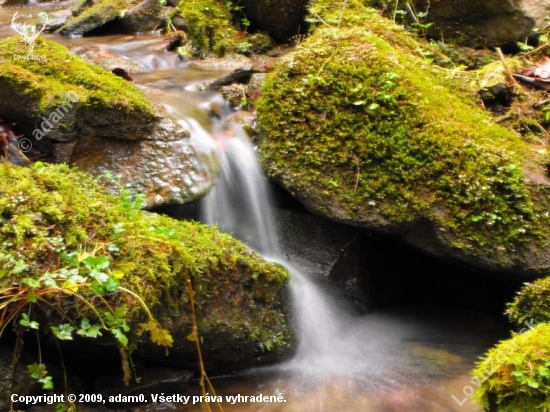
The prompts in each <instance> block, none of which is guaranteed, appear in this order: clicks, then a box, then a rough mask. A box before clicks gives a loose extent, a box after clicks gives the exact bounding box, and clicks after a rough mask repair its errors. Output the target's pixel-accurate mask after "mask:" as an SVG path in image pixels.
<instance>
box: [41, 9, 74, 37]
mask: <svg viewBox="0 0 550 412" xmlns="http://www.w3.org/2000/svg"><path fill="white" fill-rule="evenodd" d="M48 16H49V20H48V24H47V25H46V29H45V30H44V31H46V32H53V31H56V30H58V29H60V28H61V27H63V26H64V25H65V24H66V23H67V22H68V21H69V20H70V19H71V18H72V17H73V14H72V12H71V11H70V10H59V11H55V12H53V13H49V14H48Z"/></svg>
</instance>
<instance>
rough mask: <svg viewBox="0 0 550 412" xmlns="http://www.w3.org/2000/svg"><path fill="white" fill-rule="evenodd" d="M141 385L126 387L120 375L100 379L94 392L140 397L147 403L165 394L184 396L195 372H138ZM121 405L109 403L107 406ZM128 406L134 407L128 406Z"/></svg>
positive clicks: (145, 370)
mask: <svg viewBox="0 0 550 412" xmlns="http://www.w3.org/2000/svg"><path fill="white" fill-rule="evenodd" d="M138 375H139V378H140V380H139V383H136V382H131V383H130V384H129V385H125V384H124V382H123V381H122V378H121V376H120V374H119V375H116V376H107V377H101V378H99V379H98V380H97V381H96V383H95V384H94V389H93V390H94V392H95V393H101V394H102V395H103V396H104V397H108V396H116V395H119V394H120V395H123V396H139V395H142V394H143V396H144V398H145V399H146V402H145V403H148V402H149V401H150V400H151V395H153V394H160V393H164V395H166V396H169V395H177V394H182V393H183V391H184V390H185V388H186V387H187V386H188V384H189V382H190V381H191V380H192V379H193V372H191V371H188V370H176V369H168V368H145V369H143V370H141V371H139V372H138ZM117 405H119V406H120V404H116V403H114V404H112V405H110V404H109V403H107V406H113V407H114V406H117ZM126 406H133V405H130V404H127V405H126Z"/></svg>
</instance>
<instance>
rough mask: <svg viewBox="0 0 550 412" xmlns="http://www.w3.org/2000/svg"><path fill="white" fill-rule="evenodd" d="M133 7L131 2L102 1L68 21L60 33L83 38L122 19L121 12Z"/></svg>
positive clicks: (125, 0) (117, 0) (119, 0)
mask: <svg viewBox="0 0 550 412" xmlns="http://www.w3.org/2000/svg"><path fill="white" fill-rule="evenodd" d="M131 5H132V2H131V1H130V0H102V1H100V2H99V3H96V4H94V5H92V6H91V7H89V8H87V9H85V10H84V11H83V12H82V13H81V14H79V15H78V16H76V17H74V18H73V19H71V20H70V21H68V22H67V23H66V24H65V25H64V26H63V27H62V28H61V30H60V31H61V33H62V34H68V35H72V36H82V35H84V34H86V33H89V32H91V31H92V30H94V29H97V28H99V27H101V26H103V25H105V24H106V23H108V22H110V21H114V20H118V19H120V11H121V10H126V9H128V8H129V7H130V6H131Z"/></svg>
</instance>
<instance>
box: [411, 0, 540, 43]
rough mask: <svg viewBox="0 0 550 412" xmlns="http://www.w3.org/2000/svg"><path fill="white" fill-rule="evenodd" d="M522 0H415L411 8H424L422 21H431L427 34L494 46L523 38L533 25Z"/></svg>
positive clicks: (459, 41)
mask: <svg viewBox="0 0 550 412" xmlns="http://www.w3.org/2000/svg"><path fill="white" fill-rule="evenodd" d="M522 3H523V2H517V1H513V0H505V1H502V0H488V1H483V2H472V1H469V0H442V1H436V2H429V1H427V0H420V1H415V7H416V9H417V10H428V16H427V18H426V20H427V21H428V22H433V23H434V24H433V25H432V26H431V27H430V28H429V29H428V33H429V35H430V36H433V37H436V38H441V39H443V40H444V41H449V40H453V41H455V42H458V43H459V44H462V45H465V46H474V47H495V46H502V45H506V44H509V43H515V42H517V41H523V40H524V39H525V38H526V37H527V36H529V34H530V33H531V30H532V29H533V28H534V27H535V19H534V18H533V17H531V16H530V15H529V13H528V12H527V10H526V9H525V7H524V6H523V4H522ZM531 3H534V1H532V2H531ZM539 3H540V2H539Z"/></svg>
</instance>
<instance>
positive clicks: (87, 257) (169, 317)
mask: <svg viewBox="0 0 550 412" xmlns="http://www.w3.org/2000/svg"><path fill="white" fill-rule="evenodd" d="M0 174H1V175H2V179H0V268H1V269H0V298H1V299H2V302H3V304H5V303H6V302H8V301H9V300H10V299H12V298H13V297H14V295H13V290H14V289H13V288H18V290H19V291H20V292H21V293H22V295H20V296H27V294H29V295H32V296H39V297H40V299H39V300H38V303H37V304H33V303H32V302H35V300H33V299H31V298H29V301H27V300H24V301H23V305H26V304H28V305H30V307H32V309H31V310H30V311H27V310H25V311H23V312H18V311H17V310H18V309H21V306H17V304H16V303H15V302H14V303H13V305H9V306H7V308H6V307H4V308H3V310H4V311H5V312H3V313H4V315H6V314H9V316H11V314H15V315H16V316H15V317H14V318H11V317H6V316H3V317H2V319H3V320H2V321H3V322H5V321H6V319H12V320H13V322H14V327H16V326H17V325H20V320H21V319H23V318H25V316H26V315H28V316H29V317H31V318H33V320H37V321H39V322H40V330H41V331H42V332H44V333H45V332H46V330H48V329H49V326H51V325H56V324H60V323H64V324H68V325H73V330H74V328H75V327H76V328H77V329H79V330H82V329H84V332H86V331H89V326H88V328H86V327H85V326H83V325H84V324H83V323H82V322H83V319H84V318H87V319H88V320H89V322H90V323H91V324H94V323H96V322H97V321H98V316H97V315H98V314H101V313H103V311H104V310H106V311H107V312H109V313H111V314H115V315H116V316H118V318H119V321H120V322H122V321H124V322H126V323H127V324H128V326H129V327H130V329H129V330H128V331H127V332H126V335H127V337H128V338H129V339H130V343H129V344H128V345H127V347H128V348H131V347H134V348H135V346H134V345H136V346H137V347H138V348H139V350H143V351H144V352H147V353H149V352H148V351H152V352H153V353H154V351H153V350H152V349H148V348H147V346H146V343H145V342H144V338H143V336H144V335H141V337H140V333H139V330H138V329H139V328H140V326H139V325H141V327H142V329H143V325H144V322H147V319H148V316H150V314H153V315H154V317H155V318H156V319H157V320H158V321H159V322H160V324H161V326H162V327H163V328H165V329H167V330H168V331H169V332H170V334H171V335H172V337H173V338H174V343H173V346H172V347H171V348H168V352H169V355H168V357H166V356H165V352H164V349H163V350H162V351H161V354H162V356H159V359H160V358H162V362H167V363H169V364H171V365H179V366H182V367H188V368H194V367H195V366H196V359H197V358H196V352H195V342H194V341H191V340H190V339H188V337H189V336H195V335H193V333H195V332H194V329H193V327H192V319H193V316H192V306H194V309H195V311H196V322H197V327H198V336H199V337H200V343H201V346H202V350H203V357H204V360H205V364H206V366H207V368H208V367H209V368H210V369H211V370H212V369H213V370H218V371H221V370H224V371H227V370H228V369H237V368H244V367H247V366H251V365H253V364H257V363H261V362H262V361H265V360H267V359H269V358H270V357H274V356H276V355H277V354H280V353H281V352H283V351H284V350H285V348H286V345H287V342H288V341H289V337H290V332H289V329H288V326H287V323H286V316H285V310H284V286H285V283H286V279H287V273H286V271H285V270H284V269H283V268H282V267H281V266H279V265H275V264H271V263H267V262H266V261H264V260H263V259H262V258H261V257H260V256H259V255H257V254H256V253H255V252H253V251H252V250H250V249H249V248H247V247H246V246H244V245H243V244H242V243H240V242H238V241H236V240H235V239H233V238H232V237H231V236H230V235H227V234H221V233H219V232H218V231H217V230H216V229H214V228H210V227H207V226H204V225H201V224H198V223H195V222H187V221H176V220H173V219H170V218H168V217H164V216H160V215H156V214H151V213H145V212H142V211H141V210H139V204H137V205H136V202H132V201H131V200H130V198H129V197H123V198H116V197H113V196H111V195H108V194H107V193H106V192H105V191H104V190H102V189H101V187H100V186H99V185H98V183H97V182H96V181H95V180H94V179H93V178H91V177H90V176H89V175H87V174H84V173H82V172H79V171H76V170H74V169H70V168H69V167H68V166H66V165H51V166H44V165H40V164H39V165H37V166H35V167H34V168H21V167H17V166H13V165H11V164H9V163H4V164H0ZM90 265H92V266H90ZM92 267H93V268H92ZM90 268H92V270H91V271H90ZM96 269H97V270H99V272H101V273H103V275H101V276H102V277H98V276H99V275H98V273H99V272H98V271H97V270H96ZM94 270H96V271H95V272H93V271H94ZM105 277H107V278H109V279H111V280H109V281H107V280H106V278H105ZM92 278H93V279H95V280H93V279H92ZM115 278H116V279H119V280H118V282H120V287H118V286H117V287H114V288H111V289H112V290H113V291H112V293H103V294H102V293H98V290H101V289H105V290H107V289H108V288H109V284H108V282H111V281H113V280H114V279H115ZM90 282H91V283H90ZM111 286H112V285H111ZM115 286H116V285H115ZM98 287H99V288H100V289H97V288H98ZM106 288H107V289H106ZM123 288H124V289H123ZM126 290H129V291H131V293H127V292H125V291H126ZM140 301H143V303H145V304H146V306H147V307H148V308H149V311H150V313H149V315H148V314H147V313H148V312H147V311H145V309H144V305H143V303H140ZM192 303H194V305H192ZM23 313H24V314H25V315H23ZM109 316H110V317H111V318H112V315H108V316H107V319H110V318H109ZM27 319H28V318H27ZM121 324H122V323H121ZM27 325H28V324H27ZM79 325H80V326H79ZM111 326H112V327H111V328H108V329H101V330H102V331H103V334H104V336H103V338H104V339H105V340H106V341H105V342H103V343H107V344H108V345H107V346H106V348H107V347H108V346H109V345H111V347H113V346H112V345H114V343H115V342H116V341H115V339H114V338H113V336H117V335H116V333H114V330H113V327H114V326H113V325H111ZM66 328H68V330H70V327H69V326H66ZM109 331H111V332H113V336H111V338H112V339H110V340H109V339H108V336H106V335H110V333H109ZM120 331H121V330H119V331H118V332H120ZM80 333H81V332H79V334H80ZM146 334H147V333H146ZM25 336H26V335H25ZM66 337H67V336H66V335H65V338H66ZM157 337H158V336H157ZM73 338H74V339H77V335H76V333H75V334H74V336H73ZM118 338H120V336H118ZM34 339H35V337H34V335H33V340H34ZM119 342H120V339H119ZM132 342H133V343H132ZM144 345H145V346H144ZM148 345H152V344H148ZM153 346H154V345H153ZM100 347H102V346H100ZM115 347H116V346H115ZM78 348H79V349H78V350H79V355H78V356H79V359H86V355H85V354H83V353H82V352H83V351H85V348H86V346H82V345H79V346H78ZM96 349H97V348H96ZM100 359H101V358H100ZM100 359H99V360H97V362H101V360H100ZM148 362H150V363H154V358H148ZM159 362H160V361H159Z"/></svg>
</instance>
